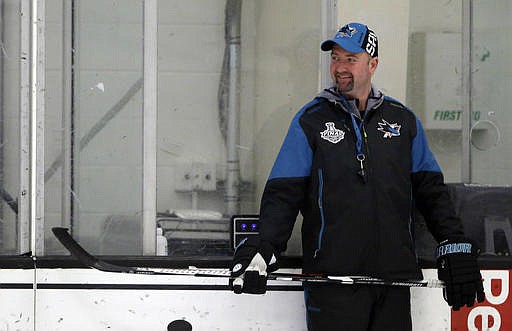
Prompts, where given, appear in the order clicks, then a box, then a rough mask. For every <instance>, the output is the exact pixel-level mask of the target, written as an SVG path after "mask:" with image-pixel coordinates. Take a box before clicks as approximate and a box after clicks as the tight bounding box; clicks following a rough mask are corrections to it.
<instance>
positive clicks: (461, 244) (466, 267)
mask: <svg viewBox="0 0 512 331" xmlns="http://www.w3.org/2000/svg"><path fill="white" fill-rule="evenodd" d="M479 254H480V249H479V248H478V246H477V245H476V243H474V242H473V241H472V240H470V239H468V238H465V237H456V238H450V239H447V240H444V241H442V242H441V243H440V244H439V246H437V249H436V258H437V275H438V277H439V279H440V280H442V281H444V283H445V288H444V289H443V295H444V299H445V300H446V302H448V305H450V306H452V307H453V310H459V309H460V307H463V306H465V305H467V306H468V307H472V306H473V305H474V303H475V299H476V300H477V301H478V302H483V301H484V300H485V294H484V288H483V285H482V275H481V274H480V269H479V268H478V264H477V260H476V259H477V257H478V255H479Z"/></svg>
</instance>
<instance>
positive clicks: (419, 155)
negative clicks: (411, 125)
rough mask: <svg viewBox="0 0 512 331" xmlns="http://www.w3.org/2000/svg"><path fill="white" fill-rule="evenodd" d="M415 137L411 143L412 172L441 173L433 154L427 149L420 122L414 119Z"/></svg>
mask: <svg viewBox="0 0 512 331" xmlns="http://www.w3.org/2000/svg"><path fill="white" fill-rule="evenodd" d="M416 127H417V132H416V137H414V140H413V142H412V170H411V171H412V172H413V173H415V172H420V171H435V172H441V167H439V164H438V163H437V161H436V159H435V157H434V154H432V151H431V150H430V148H429V147H428V142H427V137H426V136H425V131H424V130H423V127H422V126H421V123H420V121H419V120H418V118H416Z"/></svg>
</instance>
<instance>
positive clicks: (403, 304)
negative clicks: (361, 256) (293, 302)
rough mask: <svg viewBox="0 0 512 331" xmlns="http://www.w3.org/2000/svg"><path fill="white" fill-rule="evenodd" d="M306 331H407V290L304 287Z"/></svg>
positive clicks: (408, 329)
mask: <svg viewBox="0 0 512 331" xmlns="http://www.w3.org/2000/svg"><path fill="white" fill-rule="evenodd" d="M304 298H305V301H306V314H307V316H306V317H307V325H308V330H309V331H345V330H348V331H389V330H393V331H411V330H412V321H411V294H410V291H409V288H408V287H390V286H359V285H358V286H355V285H330V284H329V285H325V284H311V283H310V284H304Z"/></svg>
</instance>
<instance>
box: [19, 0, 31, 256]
mask: <svg viewBox="0 0 512 331" xmlns="http://www.w3.org/2000/svg"><path fill="white" fill-rule="evenodd" d="M20 37H21V39H20V95H19V97H20V118H19V121H20V154H19V157H20V174H19V176H20V177H19V185H20V188H19V193H18V226H17V238H16V242H17V251H18V254H23V253H26V252H29V251H30V249H31V248H30V200H29V193H30V0H22V1H21V2H20Z"/></svg>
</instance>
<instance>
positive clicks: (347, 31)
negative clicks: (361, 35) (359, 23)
mask: <svg viewBox="0 0 512 331" xmlns="http://www.w3.org/2000/svg"><path fill="white" fill-rule="evenodd" d="M356 33H357V29H356V28H353V27H351V26H350V24H347V25H344V26H343V27H341V29H340V30H339V31H338V35H337V36H336V38H340V37H349V38H351V37H352V36H353V35H354V34H356Z"/></svg>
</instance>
